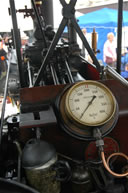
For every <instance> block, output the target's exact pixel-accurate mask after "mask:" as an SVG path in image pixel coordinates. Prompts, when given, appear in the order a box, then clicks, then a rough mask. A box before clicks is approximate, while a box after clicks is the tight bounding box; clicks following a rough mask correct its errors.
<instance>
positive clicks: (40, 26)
mask: <svg viewBox="0 0 128 193" xmlns="http://www.w3.org/2000/svg"><path fill="white" fill-rule="evenodd" d="M31 3H32V6H33V9H34V13H35V15H36V19H37V21H38V24H39V28H40V31H41V33H42V38H43V42H44V45H45V48H47V42H46V39H45V34H44V31H43V29H42V24H41V19H40V16H39V13H38V10H37V7H36V5H35V2H34V0H31Z"/></svg>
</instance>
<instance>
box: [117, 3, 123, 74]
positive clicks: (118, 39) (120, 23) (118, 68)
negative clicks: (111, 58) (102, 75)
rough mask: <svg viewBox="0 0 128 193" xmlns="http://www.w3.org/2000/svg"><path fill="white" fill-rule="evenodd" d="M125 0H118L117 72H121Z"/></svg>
mask: <svg viewBox="0 0 128 193" xmlns="http://www.w3.org/2000/svg"><path fill="white" fill-rule="evenodd" d="M122 13H123V0H118V38H117V72H118V73H119V74H120V72H121V45H122V15H123V14H122Z"/></svg>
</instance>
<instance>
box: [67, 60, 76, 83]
mask: <svg viewBox="0 0 128 193" xmlns="http://www.w3.org/2000/svg"><path fill="white" fill-rule="evenodd" d="M65 67H66V70H67V73H68V78H69V82H70V83H74V79H73V76H72V73H71V70H70V68H69V65H68V62H67V60H66V59H65Z"/></svg>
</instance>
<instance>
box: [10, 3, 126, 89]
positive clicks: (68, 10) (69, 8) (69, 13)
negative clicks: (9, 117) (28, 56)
mask: <svg viewBox="0 0 128 193" xmlns="http://www.w3.org/2000/svg"><path fill="white" fill-rule="evenodd" d="M31 1H32V4H33V8H34V11H35V15H36V17H37V21H38V22H39V26H40V28H41V23H40V19H39V18H38V17H39V16H38V12H37V10H36V8H35V3H34V0H31ZM76 1H77V0H71V1H70V3H69V4H67V3H66V2H65V1H64V0H60V3H61V4H62V6H63V10H62V11H63V12H62V13H63V19H62V21H61V23H60V26H59V28H58V31H57V33H56V35H55V37H54V39H53V42H52V43H51V45H50V47H49V49H48V52H47V54H46V56H45V58H44V60H43V63H42V65H41V67H40V70H39V72H38V76H37V78H36V80H35V83H34V86H38V84H39V83H40V81H41V78H42V76H43V74H44V71H45V68H46V66H47V64H48V61H49V58H50V57H51V55H52V54H53V51H54V48H55V46H56V44H57V42H58V41H59V38H60V37H61V34H62V33H63V30H64V28H65V26H67V24H68V20H70V21H71V23H72V25H73V27H74V29H75V30H76V32H77V33H78V35H79V36H80V38H81V40H82V41H83V44H84V46H85V48H86V49H87V51H88V53H89V54H90V56H91V58H92V60H93V62H94V64H95V65H96V68H97V70H98V71H99V72H101V66H100V64H99V62H98V60H97V58H96V56H95V54H94V53H93V51H92V49H91V48H90V45H89V44H88V42H87V40H86V38H85V36H84V35H83V33H82V32H81V29H80V27H79V25H78V24H77V21H76V18H75V16H74V13H75V8H74V6H75V4H76ZM122 2H123V1H122V0H119V7H118V9H119V11H118V48H117V56H118V57H117V72H118V73H120V66H121V64H120V61H121V36H122V33H121V32H122V29H121V28H122ZM10 9H11V16H12V22H13V31H14V40H15V47H16V51H17V59H18V67H19V76H20V85H21V87H25V83H24V75H23V68H22V59H21V53H20V46H19V45H20V38H19V34H18V27H17V20H16V10H15V4H14V0H10ZM42 31H43V30H41V32H42ZM42 33H43V32H42ZM42 35H43V36H44V34H42Z"/></svg>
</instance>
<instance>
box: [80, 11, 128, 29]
mask: <svg viewBox="0 0 128 193" xmlns="http://www.w3.org/2000/svg"><path fill="white" fill-rule="evenodd" d="M77 19H78V20H79V21H78V24H79V25H80V27H81V28H84V27H117V22H118V10H116V9H110V8H103V9H99V10H97V11H93V12H90V13H87V14H84V15H82V16H80V17H78V18H77ZM123 25H125V26H128V11H123Z"/></svg>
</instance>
